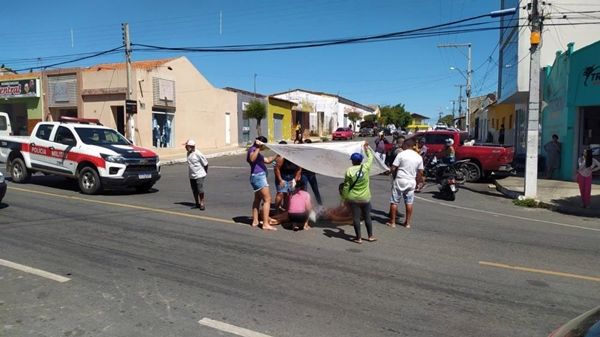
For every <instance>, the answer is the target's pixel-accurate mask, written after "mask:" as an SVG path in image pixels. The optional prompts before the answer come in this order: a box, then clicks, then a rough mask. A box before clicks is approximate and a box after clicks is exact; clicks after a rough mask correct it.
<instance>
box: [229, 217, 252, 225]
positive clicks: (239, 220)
mask: <svg viewBox="0 0 600 337" xmlns="http://www.w3.org/2000/svg"><path fill="white" fill-rule="evenodd" d="M231 220H233V222H235V223H243V224H246V225H248V226H251V225H252V217H249V216H235V217H233V218H231Z"/></svg>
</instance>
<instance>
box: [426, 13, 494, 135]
mask: <svg viewBox="0 0 600 337" xmlns="http://www.w3.org/2000/svg"><path fill="white" fill-rule="evenodd" d="M494 15H500V14H498V13H496V12H492V13H490V16H492V17H494ZM501 15H506V14H505V13H501ZM471 46H472V45H471V44H470V43H461V44H457V43H451V44H440V45H438V48H461V47H464V48H467V49H468V51H467V76H466V79H467V91H466V94H467V113H466V115H465V128H466V131H467V132H469V133H470V130H469V119H470V118H471V116H469V114H470V111H469V108H470V101H471V77H472V76H473V69H471ZM461 90H462V89H461ZM459 116H460V111H459Z"/></svg>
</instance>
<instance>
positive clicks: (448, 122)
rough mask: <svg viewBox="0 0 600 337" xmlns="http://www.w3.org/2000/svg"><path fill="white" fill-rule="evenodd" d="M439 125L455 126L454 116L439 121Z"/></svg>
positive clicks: (447, 116)
mask: <svg viewBox="0 0 600 337" xmlns="http://www.w3.org/2000/svg"><path fill="white" fill-rule="evenodd" d="M438 123H441V124H446V125H447V126H454V116H452V115H446V116H444V117H442V118H440V119H438Z"/></svg>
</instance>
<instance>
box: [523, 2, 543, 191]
mask: <svg viewBox="0 0 600 337" xmlns="http://www.w3.org/2000/svg"><path fill="white" fill-rule="evenodd" d="M541 41H542V17H541V15H540V8H539V1H538V0H532V3H531V37H530V43H531V48H530V53H531V62H530V66H529V107H528V109H527V156H526V159H525V197H526V198H533V199H535V198H536V197H537V179H538V151H539V150H538V143H539V121H540V52H541V49H540V43H541Z"/></svg>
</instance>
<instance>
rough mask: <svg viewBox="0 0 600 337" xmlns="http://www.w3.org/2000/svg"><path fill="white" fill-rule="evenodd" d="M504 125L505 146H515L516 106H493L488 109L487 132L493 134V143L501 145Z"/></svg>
mask: <svg viewBox="0 0 600 337" xmlns="http://www.w3.org/2000/svg"><path fill="white" fill-rule="evenodd" d="M503 125H504V142H502V143H503V144H505V145H512V144H514V133H515V132H514V131H515V106H514V104H492V105H490V106H489V107H488V113H487V130H488V131H489V132H491V133H492V136H493V142H494V143H499V142H500V141H499V139H498V138H499V136H500V128H501V127H502V126H503Z"/></svg>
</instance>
